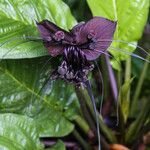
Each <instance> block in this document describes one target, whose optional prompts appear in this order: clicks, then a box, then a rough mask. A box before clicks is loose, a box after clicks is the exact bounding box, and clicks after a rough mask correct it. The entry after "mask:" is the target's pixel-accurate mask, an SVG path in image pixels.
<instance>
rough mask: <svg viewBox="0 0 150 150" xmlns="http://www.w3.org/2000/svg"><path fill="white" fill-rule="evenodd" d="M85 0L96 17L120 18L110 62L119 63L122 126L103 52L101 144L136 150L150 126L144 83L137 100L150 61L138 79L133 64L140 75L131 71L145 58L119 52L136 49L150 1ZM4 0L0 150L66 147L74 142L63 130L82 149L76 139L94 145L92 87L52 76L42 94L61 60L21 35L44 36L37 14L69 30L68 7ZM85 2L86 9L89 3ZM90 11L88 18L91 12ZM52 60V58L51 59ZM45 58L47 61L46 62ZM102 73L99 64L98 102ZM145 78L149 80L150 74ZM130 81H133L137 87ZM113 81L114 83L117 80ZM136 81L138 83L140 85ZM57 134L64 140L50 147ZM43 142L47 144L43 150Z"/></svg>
mask: <svg viewBox="0 0 150 150" xmlns="http://www.w3.org/2000/svg"><path fill="white" fill-rule="evenodd" d="M66 2H67V3H68V4H69V5H73V4H74V3H79V4H80V2H79V1H66ZM87 3H88V5H89V8H90V10H91V12H92V14H93V15H94V16H95V15H96V16H102V17H105V18H108V19H111V20H117V22H118V28H117V30H116V33H115V37H114V41H113V43H112V45H111V46H110V48H109V51H110V53H111V54H112V55H113V56H114V57H115V59H114V58H112V59H111V64H112V65H113V67H114V68H115V69H116V70H115V77H116V79H117V80H118V82H117V83H118V87H119V98H118V99H119V103H118V113H119V116H118V117H119V125H118V126H116V125H115V124H114V122H115V123H116V120H117V119H116V116H117V115H116V113H115V112H116V109H117V107H114V105H113V104H115V101H113V100H116V97H115V94H114V93H115V90H113V89H112V90H111V86H110V84H109V79H108V78H107V76H109V75H110V74H111V73H110V72H112V70H110V69H108V66H109V64H106V62H105V59H107V58H105V57H101V58H99V60H98V66H99V68H100V69H101V70H102V75H103V80H104V85H105V87H104V92H105V94H104V105H103V109H102V116H103V118H104V119H102V116H101V115H100V116H99V123H100V131H101V143H102V146H103V149H109V148H110V144H113V143H120V144H122V145H125V146H127V147H130V148H131V149H138V147H139V145H140V144H141V143H142V140H141V139H142V137H143V135H144V134H145V133H147V132H148V131H149V126H150V118H149V113H150V107H149V105H148V103H149V102H148V99H149V97H150V95H149V90H147V88H146V87H145V86H146V85H145V84H144V89H145V90H147V91H148V92H147V93H144V94H142V93H141V94H142V96H141V97H140V98H139V94H140V89H141V87H142V84H143V80H144V78H145V76H146V72H147V71H148V62H144V67H143V68H142V67H141V68H140V69H139V68H138V69H137V70H140V71H141V72H142V73H141V75H140V76H138V78H131V76H135V74H136V73H135V72H136V71H137V70H135V69H133V70H135V71H134V74H131V71H132V67H133V68H135V67H134V66H136V65H135V64H136V63H138V64H140V65H141V66H143V64H142V63H141V62H139V61H140V60H138V61H137V60H134V61H133V64H131V57H130V56H127V53H124V52H123V51H121V50H122V49H123V50H124V51H128V52H134V50H135V48H136V44H137V42H138V40H139V39H140V38H141V36H142V31H143V28H144V25H145V24H146V20H147V16H148V9H149V0H140V1H136V0H133V1H130V0H126V1H123V0H117V1H115V0H112V1H110V2H109V3H106V1H103V0H101V1H99V0H95V1H92V0H87ZM0 4H1V5H0V21H1V22H0V44H1V46H0V57H1V61H0V118H1V119H0V149H2V150H4V149H9V150H13V149H14V150H19V149H20V150H21V149H28V150H32V149H41V150H42V149H47V150H48V149H49V150H53V149H55V150H64V149H65V146H66V147H67V148H68V147H69V144H70V143H71V141H70V140H69V141H68V140H66V139H63V138H62V137H64V136H65V137H66V136H69V137H72V136H73V137H75V139H76V140H75V139H74V140H73V146H72V147H71V148H72V149H73V148H74V147H79V146H78V144H77V142H76V141H78V143H80V145H81V147H82V148H84V149H86V150H87V149H93V147H96V146H97V143H96V139H97V137H96V133H95V132H96V127H95V123H94V113H93V108H92V105H91V102H90V99H89V96H88V94H87V92H86V91H85V90H83V89H74V87H73V85H68V84H66V83H64V82H63V81H56V82H51V83H49V84H48V85H49V87H47V89H49V91H44V92H45V93H44V94H43V93H42V92H39V91H40V89H41V87H42V85H43V84H44V82H45V81H46V80H47V76H48V75H49V71H51V70H52V68H53V66H55V65H57V63H58V62H59V58H58V59H53V58H50V56H47V55H48V54H47V51H46V49H45V48H44V46H43V44H42V43H41V42H35V41H31V40H26V39H25V38H20V37H23V36H24V37H25V36H28V37H29V36H32V37H39V33H38V30H37V27H36V23H35V20H36V21H41V20H43V19H48V20H51V21H53V22H54V23H56V24H57V25H58V26H60V27H62V28H64V29H65V30H69V29H71V27H73V26H74V25H75V24H76V23H77V21H76V19H75V18H74V17H73V16H72V14H71V11H70V9H69V7H68V6H67V5H66V4H65V3H64V2H62V1H61V0H55V1H54V0H45V1H41V0H38V1H37V0H31V1H29V0H23V1H21V0H16V1H13V0H9V1H5V0H1V1H0ZM82 5H83V6H85V8H87V4H86V2H85V1H83V2H82ZM78 6H80V5H78ZM71 8H72V9H73V8H74V7H71ZM77 10H78V11H77ZM72 11H74V10H72ZM87 11H88V9H87ZM76 12H78V13H75V14H77V15H78V14H80V12H82V10H80V9H77V8H76ZM88 14H89V15H88V16H90V12H88ZM82 17H85V16H84V15H83V16H82ZM82 17H81V16H80V17H79V18H78V20H81V19H83V20H86V18H82ZM115 40H116V42H115ZM117 40H120V42H119V41H118V42H117ZM121 41H125V42H130V43H131V44H130V43H128V44H127V43H123V42H121ZM133 44H134V45H133ZM143 46H144V45H143ZM117 49H118V50H117ZM49 59H51V60H50V62H47V61H48V60H49ZM116 59H117V61H116ZM147 59H149V58H148V56H147ZM122 60H126V63H125V64H124V63H123V62H122ZM108 61H109V60H108ZM45 62H47V65H46V66H45ZM121 64H123V65H124V66H125V67H123V68H125V71H123V68H122V65H121ZM43 66H45V67H43ZM131 66H132V67H131ZM41 68H42V69H41ZM107 71H108V72H109V73H108V72H107ZM98 74H99V70H98V69H97V68H96V67H95V69H94V71H93V73H91V75H90V79H91V82H92V85H93V86H92V87H93V93H94V95H95V98H96V101H97V104H99V101H100V99H101V96H102V95H101V94H100V92H99V91H100V89H101V81H100V80H99V75H98ZM137 79H139V81H137ZM135 80H136V82H135ZM146 80H147V81H148V82H149V80H150V79H149V78H147V79H146ZM95 81H97V82H95ZM111 81H112V80H111ZM122 82H123V84H122ZM137 82H138V84H137ZM132 83H133V85H134V87H132V86H131V85H132ZM111 85H112V87H113V85H114V84H113V83H112V84H111ZM135 86H137V88H136V90H135ZM75 93H76V94H75ZM134 93H135V94H134ZM76 95H77V96H76ZM145 95H146V96H145ZM132 99H133V101H132ZM78 100H79V101H78ZM139 104H140V105H141V107H140V108H139V107H138V106H139ZM97 106H98V105H97ZM135 108H137V109H135ZM114 128H115V129H114ZM79 131H81V133H83V136H82V134H81V133H80V132H79ZM71 133H72V134H71ZM70 134H71V135H70ZM45 137H48V139H46V140H48V142H47V143H48V144H45V141H46V140H45ZM84 137H86V138H84ZM57 139H62V141H60V140H58V142H57V143H56V144H55V145H54V146H53V147H51V146H52V145H53V144H54V143H55V142H56V141H57ZM139 139H140V142H139ZM40 140H41V141H42V142H40ZM51 141H54V142H51ZM63 141H64V143H63ZM89 141H92V142H89ZM43 143H44V144H45V145H46V146H48V148H47V147H46V148H45V147H44V144H43ZM68 143H69V144H68ZM133 143H134V144H133ZM71 148H70V149H71Z"/></svg>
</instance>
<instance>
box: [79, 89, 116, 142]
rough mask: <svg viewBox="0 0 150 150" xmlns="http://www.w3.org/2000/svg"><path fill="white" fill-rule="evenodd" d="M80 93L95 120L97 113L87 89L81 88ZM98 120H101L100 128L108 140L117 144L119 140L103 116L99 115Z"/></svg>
mask: <svg viewBox="0 0 150 150" xmlns="http://www.w3.org/2000/svg"><path fill="white" fill-rule="evenodd" d="M79 92H80V93H81V94H83V99H84V101H85V102H86V104H87V106H88V108H89V109H90V111H91V113H92V116H93V118H95V113H94V110H93V106H92V103H91V100H90V98H89V96H88V93H87V91H86V90H85V89H81V88H80V89H79ZM97 114H99V113H98V112H97ZM98 119H99V123H100V128H101V130H102V132H103V133H104V134H105V136H106V137H107V139H108V140H109V142H112V143H115V142H117V139H116V137H115V136H114V134H113V133H112V131H111V130H110V129H109V128H108V127H107V126H106V125H105V123H104V122H103V120H102V117H101V115H98Z"/></svg>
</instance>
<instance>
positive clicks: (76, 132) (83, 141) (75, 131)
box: [72, 130, 91, 150]
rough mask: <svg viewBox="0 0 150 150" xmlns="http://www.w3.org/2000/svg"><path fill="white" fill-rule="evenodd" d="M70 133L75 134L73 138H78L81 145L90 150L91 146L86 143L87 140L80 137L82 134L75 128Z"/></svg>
mask: <svg viewBox="0 0 150 150" xmlns="http://www.w3.org/2000/svg"><path fill="white" fill-rule="evenodd" d="M72 134H73V135H74V136H75V138H76V139H77V140H78V142H79V143H80V144H81V146H82V147H83V148H84V149H85V150H91V147H90V146H89V145H88V144H87V142H86V141H85V140H84V139H83V138H82V136H81V135H80V134H79V133H78V131H77V130H74V131H73V132H72Z"/></svg>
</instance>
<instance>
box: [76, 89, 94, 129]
mask: <svg viewBox="0 0 150 150" xmlns="http://www.w3.org/2000/svg"><path fill="white" fill-rule="evenodd" d="M75 91H76V95H77V97H78V99H79V102H80V105H81V108H82V109H81V111H82V113H83V117H84V118H85V119H86V121H87V122H88V123H89V125H90V127H91V129H92V130H93V131H96V127H95V124H94V122H93V119H92V117H91V114H90V112H89V110H88V108H87V105H86V102H85V100H84V98H83V97H84V95H83V94H82V93H81V92H79V88H75Z"/></svg>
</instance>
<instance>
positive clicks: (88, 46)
mask: <svg viewBox="0 0 150 150" xmlns="http://www.w3.org/2000/svg"><path fill="white" fill-rule="evenodd" d="M116 24H117V23H116V22H114V21H110V20H108V19H105V18H102V17H94V18H93V19H91V20H89V21H88V22H86V23H79V24H77V25H76V26H74V27H73V28H72V29H71V30H70V32H68V31H65V30H63V29H61V28H60V27H58V26H56V25H55V24H54V23H52V22H50V21H48V20H44V21H42V22H39V23H37V26H38V29H39V31H40V34H41V37H42V39H43V42H44V46H45V47H46V48H47V49H48V52H49V54H50V55H51V56H53V57H56V56H58V55H62V56H63V60H62V63H61V65H60V66H59V67H58V68H57V69H56V70H55V71H54V72H53V73H52V78H53V79H56V78H62V79H64V80H67V81H69V82H73V83H75V84H77V85H78V84H81V83H85V81H86V80H87V74H88V72H89V71H91V70H92V69H93V67H94V66H93V65H92V64H91V61H92V60H95V59H97V58H98V57H99V56H100V54H102V53H103V52H104V51H106V50H107V49H108V47H109V46H110V44H111V40H112V39H113V35H114V32H115V29H116ZM105 39H109V40H108V41H106V40H105Z"/></svg>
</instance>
